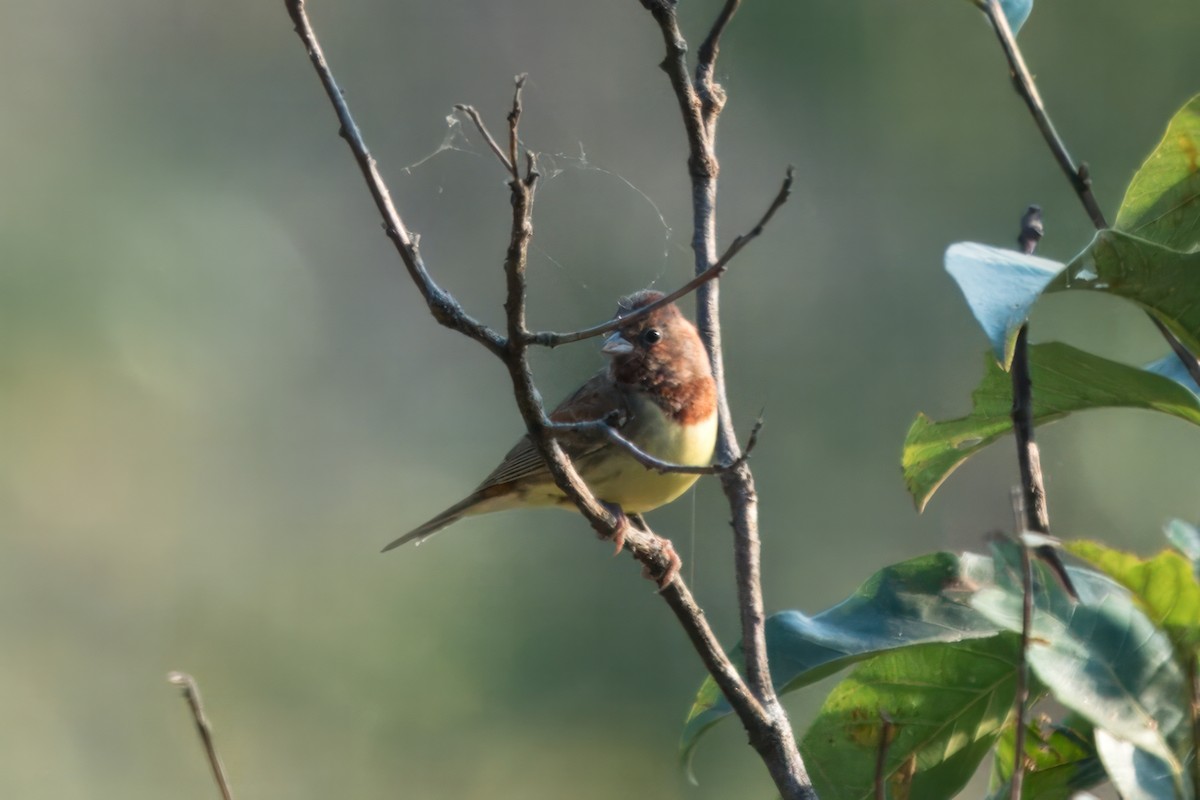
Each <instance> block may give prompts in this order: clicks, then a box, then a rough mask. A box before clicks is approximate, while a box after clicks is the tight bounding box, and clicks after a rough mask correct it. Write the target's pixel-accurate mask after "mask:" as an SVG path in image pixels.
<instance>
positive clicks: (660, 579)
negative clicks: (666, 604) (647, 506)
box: [600, 500, 683, 592]
mask: <svg viewBox="0 0 1200 800" xmlns="http://www.w3.org/2000/svg"><path fill="white" fill-rule="evenodd" d="M600 504H601V505H603V506H604V508H605V509H606V510H607V511H608V513H610V514H612V515H613V517H615V518H616V525H615V527H614V530H613V533H612V536H611V537H609V538H611V539H612V541H613V543H614V544H615V545H616V549H615V550H613V555H614V556H616V555H618V554H620V552H621V551H622V550H623V549H625V536H626V534H628V533H629V529H630V528H632V527H637V529H638V530H640V531H643V532H644V533H649V534H650V535H651V536H653V537H654V538H655V539H656V540H657V541H658V552H659V555H660V556H662V558H663V560H665V561H666V566H665V567H664V568H663V570H662V572H661V573H660V574H658V575H657V576H656V575H655V570H652V569H651V567H650V565H649V564H644V565H643V566H642V577H643V578H645V579H647V580H651V581H654V582H655V583H656V584H658V590H659V591H660V592H661V591H662V590H663V589H666V588H667V587H668V586H670V585H671V582H672V581H674V580H675V576H677V575H678V574H679V569H680V567H682V566H683V562H682V561H681V560H680V559H679V554H678V553H676V552H675V546H674V545H673V544H671V540H670V539H666V538H664V537H662V536H658V535H657V534H653V533H651V531H650V526H648V525H647V524H646V523H645V521H644V520H643V519H642V516H641V514H626V513H625V511H624V510H623V509H622V508H621V507H620V506H619V505H617V504H616V503H605V502H604V501H603V500H601V501H600Z"/></svg>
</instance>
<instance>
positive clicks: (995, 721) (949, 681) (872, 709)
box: [800, 634, 1020, 800]
mask: <svg viewBox="0 0 1200 800" xmlns="http://www.w3.org/2000/svg"><path fill="white" fill-rule="evenodd" d="M1019 648H1020V643H1019V638H1018V637H1016V636H1014V635H1011V634H1002V635H1000V636H995V637H992V638H989V639H980V640H975V641H970V642H959V643H957V644H936V645H924V646H921V647H912V648H906V649H904V650H897V651H894V652H890V653H885V654H883V655H880V656H876V657H875V658H873V659H871V660H870V661H867V662H866V663H864V664H862V665H861V666H859V667H857V668H856V669H855V670H854V671H853V672H852V673H851V674H850V676H849V677H848V678H846V680H844V681H842V682H841V683H840V684H838V685H837V686H836V687H835V688H834V690H833V691H832V692H831V693H830V694H829V696H828V697H827V698H826V700H825V704H824V706H822V708H821V712H820V714H819V715H818V716H817V719H816V720H815V721H814V722H813V724H812V727H810V728H809V730H808V732H807V733H806V734H805V736H804V739H803V741H802V742H801V746H800V749H801V753H802V754H803V756H804V760H805V763H806V764H807V765H808V768H809V772H810V775H811V777H812V779H813V785H814V788H816V790H817V794H818V795H820V797H821V798H822V800H868V798H872V797H874V775H875V763H876V758H877V756H878V752H879V747H880V739H881V737H882V734H883V723H882V718H881V714H886V715H887V716H888V718H889V719H890V720H891V722H892V725H891V736H890V741H889V742H888V745H887V760H886V762H885V768H884V775H885V778H886V781H887V784H888V788H889V790H890V795H891V797H892V798H894V799H895V800H905V799H906V798H912V800H918V798H919V800H939V798H950V797H953V796H954V795H955V794H957V793H958V791H959V790H960V789H961V788H962V787H963V785H964V784H965V783H966V782H967V781H968V780H969V779H970V778H971V775H972V774H974V772H975V770H976V768H977V767H978V765H979V762H980V761H981V760H982V759H983V757H984V756H985V755H986V754H987V752H988V749H989V748H990V746H991V744H992V743H993V742H994V741H995V738H996V736H997V735H998V734H999V732H1000V729H1001V727H1002V726H1003V725H1004V722H1005V720H1006V719H1007V718H1008V716H1009V714H1010V713H1011V711H1012V702H1013V692H1014V689H1015V685H1016V657H1017V653H1018V650H1019Z"/></svg>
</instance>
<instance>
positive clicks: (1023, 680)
mask: <svg viewBox="0 0 1200 800" xmlns="http://www.w3.org/2000/svg"><path fill="white" fill-rule="evenodd" d="M1013 516H1014V517H1016V524H1017V531H1016V535H1017V547H1020V548H1021V647H1020V649H1019V650H1018V651H1017V685H1016V690H1015V691H1014V694H1013V707H1014V709H1015V710H1016V715H1017V722H1016V725H1017V727H1016V731H1015V736H1014V739H1013V771H1012V778H1011V784H1010V794H1009V797H1010V798H1012V800H1021V785H1022V784H1023V783H1024V782H1025V715H1026V713H1027V712H1028V710H1029V631H1030V630H1031V629H1032V627H1033V561H1032V559H1030V557H1029V545H1028V543H1026V541H1025V537H1024V536H1023V535H1022V534H1023V533H1024V532H1025V530H1026V520H1027V519H1028V516H1029V511H1028V509H1027V508H1026V507H1025V503H1024V500H1023V498H1022V493H1021V492H1020V491H1017V490H1014V491H1013Z"/></svg>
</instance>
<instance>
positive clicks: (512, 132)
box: [508, 73, 533, 180]
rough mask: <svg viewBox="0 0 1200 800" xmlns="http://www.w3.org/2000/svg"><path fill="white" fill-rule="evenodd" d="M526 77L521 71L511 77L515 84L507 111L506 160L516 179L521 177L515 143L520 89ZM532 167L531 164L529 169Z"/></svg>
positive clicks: (519, 120)
mask: <svg viewBox="0 0 1200 800" xmlns="http://www.w3.org/2000/svg"><path fill="white" fill-rule="evenodd" d="M528 77H529V76H528V75H526V74H525V73H521V74H520V75H518V76H517V77H516V78H514V79H513V83H515V84H516V85H515V86H514V87H513V101H512V111H510V112H508V160H509V162H510V163H512V169H513V177H514V178H516V179H517V180H520V179H521V176H520V174H519V173H518V172H517V144H518V142H519V138H518V136H517V130H518V128H519V127H520V124H521V90H522V89H524V88H525V80H526V79H527V78H528ZM532 169H533V167H532V165H531V166H530V171H532Z"/></svg>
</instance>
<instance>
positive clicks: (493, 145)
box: [454, 103, 516, 176]
mask: <svg viewBox="0 0 1200 800" xmlns="http://www.w3.org/2000/svg"><path fill="white" fill-rule="evenodd" d="M454 110H455V111H461V112H462V113H464V114H466V115H467V117H469V118H470V120H471V122H473V123H475V128H476V130H478V131H479V135H480V136H482V137H483V140H484V141H485V142H487V146H488V148H490V149H491V151H492V152H493V153H495V154H496V158H498V159H500V163H501V164H503V165H504V171H505V172H507V173H509V174H510V175H514V176H515V175H516V172H515V170H516V167H514V166H513V162H512V161H510V160H509V158H508V156H506V155H505V154H504V150H502V149H501V147H500V143H499V142H497V141H496V139H495V137H493V136H492V132H491V131H489V130H488V127H487V125H486V124H484V121H483V117H481V116H480V115H479V112H478V111H476V110H475V106H469V105H464V104H462V103H459V104H458V105H456V106H454Z"/></svg>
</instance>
